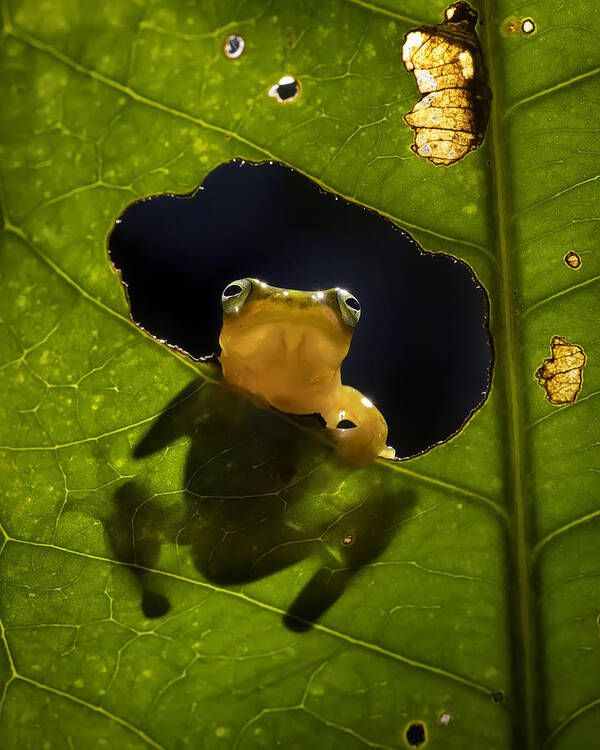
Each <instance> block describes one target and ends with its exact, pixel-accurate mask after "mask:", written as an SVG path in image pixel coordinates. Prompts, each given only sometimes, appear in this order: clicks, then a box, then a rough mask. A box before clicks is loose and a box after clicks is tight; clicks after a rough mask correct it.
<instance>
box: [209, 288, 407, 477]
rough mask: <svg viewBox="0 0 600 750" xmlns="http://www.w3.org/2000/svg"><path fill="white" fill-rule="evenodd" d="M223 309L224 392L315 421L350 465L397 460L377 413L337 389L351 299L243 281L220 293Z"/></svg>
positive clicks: (356, 306) (353, 306)
mask: <svg viewBox="0 0 600 750" xmlns="http://www.w3.org/2000/svg"><path fill="white" fill-rule="evenodd" d="M221 303H222V309H223V322H222V327H221V332H220V336H219V344H220V347H221V354H220V355H219V357H218V360H219V363H220V365H221V370H222V374H223V379H224V381H225V383H226V384H227V385H228V386H230V387H232V388H233V389H235V390H237V391H238V392H242V393H244V394H245V395H246V396H247V397H249V398H250V399H251V400H252V401H253V402H254V403H255V404H256V405H258V406H261V407H263V408H269V407H273V408H274V409H276V410H278V411H280V412H284V413H286V414H292V415H314V414H316V415H318V416H320V417H321V419H322V420H323V421H324V426H325V428H326V431H327V432H326V434H327V438H328V440H329V442H332V443H333V444H334V446H335V449H336V452H337V453H338V455H339V456H340V457H341V458H342V459H343V460H345V461H346V462H347V463H349V464H353V465H355V466H360V467H365V466H368V465H369V464H370V463H372V462H373V460H374V459H375V458H377V457H378V456H379V457H382V458H393V457H394V456H395V452H394V449H393V448H391V447H389V446H387V445H386V439H387V433H388V428H387V424H386V421H385V419H384V417H383V415H382V414H381V412H380V411H379V410H378V409H377V408H376V407H375V405H374V404H373V402H372V401H371V399H369V398H367V397H366V396H365V395H363V394H362V393H361V392H360V391H359V390H357V389H356V388H353V387H351V386H349V385H344V384H342V379H341V366H342V362H343V360H344V359H345V357H346V355H347V354H348V351H349V349H350V344H351V341H352V335H353V332H354V329H355V328H356V326H357V324H358V322H359V320H360V316H361V306H360V303H359V301H358V299H357V298H356V297H355V296H354V295H353V294H352V293H351V292H349V291H348V290H346V289H342V288H340V287H334V288H331V289H325V290H320V291H301V290H296V289H285V288H280V287H276V286H270V285H269V284H267V283H265V282H264V281H260V280H259V279H255V278H243V279H237V280H235V281H232V282H231V283H229V284H228V285H227V286H226V287H225V289H224V290H223V293H222V297H221Z"/></svg>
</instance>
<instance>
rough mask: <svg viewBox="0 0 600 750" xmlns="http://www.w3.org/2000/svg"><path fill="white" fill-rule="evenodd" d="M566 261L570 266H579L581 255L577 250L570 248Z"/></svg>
mask: <svg viewBox="0 0 600 750" xmlns="http://www.w3.org/2000/svg"><path fill="white" fill-rule="evenodd" d="M565 263H566V264H567V265H568V266H569V267H570V268H579V266H580V265H581V258H580V257H579V255H577V253H576V252H574V251H573V250H569V252H568V253H567V254H566V255H565Z"/></svg>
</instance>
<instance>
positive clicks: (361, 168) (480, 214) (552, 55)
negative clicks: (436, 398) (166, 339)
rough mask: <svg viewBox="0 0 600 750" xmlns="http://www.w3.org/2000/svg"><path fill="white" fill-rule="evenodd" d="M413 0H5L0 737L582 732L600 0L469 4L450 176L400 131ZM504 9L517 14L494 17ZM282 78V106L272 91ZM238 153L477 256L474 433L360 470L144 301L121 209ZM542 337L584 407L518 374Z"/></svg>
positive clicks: (67, 741) (590, 557)
mask: <svg viewBox="0 0 600 750" xmlns="http://www.w3.org/2000/svg"><path fill="white" fill-rule="evenodd" d="M422 5H423V4H422V3H417V2H416V0H406V2H400V0H398V2H393V1H392V0H388V2H387V3H384V4H381V5H376V4H373V3H367V2H362V1H361V0H353V1H352V2H350V0H337V1H335V0H330V1H329V2H327V3H322V2H316V1H315V2H309V1H308V0H304V1H299V2H294V3H269V2H265V0H262V1H261V2H259V1H258V0H257V1H255V2H244V3H232V2H229V1H227V2H205V3H202V4H201V7H200V4H197V3H186V2H184V1H183V0H162V1H159V2H154V3H137V2H129V3H122V2H120V3H119V2H116V0H107V2H104V3H102V4H101V5H98V6H94V7H92V6H91V5H90V4H89V3H84V2H82V1H80V2H77V0H69V1H67V0H54V1H53V2H49V3H47V4H46V5H43V6H40V4H39V3H35V2H33V0H14V1H12V2H9V1H8V0H4V2H3V3H2V5H1V6H0V7H1V9H2V22H3V30H2V32H1V36H0V59H1V62H0V65H1V68H2V75H1V77H0V86H1V89H2V90H1V100H2V102H3V109H2V113H1V117H0V128H1V130H0V138H1V146H0V148H1V151H0V154H1V161H0V174H1V188H0V189H1V201H2V203H1V205H2V214H3V222H4V230H3V232H2V235H1V236H2V240H1V242H2V244H1V252H2V269H3V279H4V286H3V294H2V296H1V298H0V319H1V330H2V336H1V339H0V342H1V343H0V351H1V357H2V365H1V368H0V379H1V381H2V389H3V390H2V392H3V400H2V405H1V406H0V409H1V410H2V418H1V419H0V451H1V454H2V463H1V465H0V472H1V475H2V488H3V492H2V495H1V501H0V503H1V504H0V520H1V523H2V528H3V533H4V542H3V546H2V553H1V556H0V565H1V571H2V572H1V583H2V604H1V607H2V610H1V618H2V619H1V621H2V631H1V632H2V639H3V646H4V650H3V651H2V652H1V653H0V675H1V679H2V685H3V688H2V692H1V695H0V710H1V721H2V725H3V731H2V734H3V737H8V741H7V746H8V747H17V746H19V747H41V746H42V745H43V743H44V742H45V741H47V742H49V743H50V745H49V746H53V747H70V746H75V747H85V746H86V745H87V744H89V745H90V746H95V745H96V744H97V741H98V738H99V737H101V738H106V739H107V740H110V741H111V742H112V743H113V744H114V745H115V746H116V747H122V748H129V747H131V748H134V747H135V748H138V747H139V748H143V747H148V746H150V747H165V748H172V747H185V746H187V745H189V746H193V747H199V746H201V747H203V748H219V747H239V748H254V747H273V746H275V745H276V744H278V743H281V744H284V745H286V746H289V747H297V748H304V747H307V746H310V745H312V744H315V737H318V746H319V747H323V748H326V747H331V748H338V747H339V748H341V747H344V748H352V747H357V748H358V747H362V746H364V745H368V746H370V747H384V748H389V747H403V746H405V744H406V739H405V738H406V730H407V727H408V726H409V725H410V724H411V723H412V722H421V723H423V724H424V726H425V730H426V736H427V738H428V740H429V742H430V744H431V746H432V747H445V748H446V747H447V748H455V747H456V748H458V747H465V746H471V747H485V748H490V749H492V748H497V749H501V748H509V747H523V748H527V749H528V750H534V748H538V747H541V746H542V745H543V743H544V742H546V743H547V745H548V746H549V747H553V748H573V747H590V746H591V745H590V738H594V737H596V736H598V732H599V731H600V693H599V684H598V674H600V642H599V639H598V621H597V617H598V600H599V598H598V597H599V591H598V576H599V574H600V570H599V569H598V557H597V549H598V542H599V527H598V520H599V519H600V510H599V506H598V496H599V493H598V489H599V481H598V448H599V446H600V436H599V435H598V420H597V416H596V418H594V416H595V415H597V394H598V392H600V383H599V379H600V370H599V368H598V365H597V362H598V355H599V348H600V347H599V339H598V334H597V322H598V312H599V303H598V299H599V298H598V279H599V278H600V269H599V260H598V258H599V256H598V252H597V241H596V240H595V236H596V230H597V222H598V217H597V215H596V213H597V205H598V187H597V180H598V172H599V170H598V164H599V160H598V147H597V132H598V127H597V119H598V118H597V109H596V106H595V103H596V102H597V101H598V98H599V96H598V85H599V79H598V71H599V69H600V68H599V62H598V34H599V31H600V23H599V21H600V14H599V13H598V11H597V10H596V9H595V8H594V7H593V4H588V5H586V4H584V3H582V2H579V0H578V1H577V2H573V3H571V4H569V5H568V6H565V5H564V4H561V3H559V2H558V0H548V1H547V2H545V3H543V4H541V3H535V2H532V3H531V4H530V6H527V7H525V6H523V5H522V4H513V3H509V2H506V1H498V2H493V0H484V2H482V4H481V5H480V7H479V11H480V13H481V18H482V20H483V22H484V23H483V25H482V26H480V27H479V34H480V37H481V39H482V44H483V47H484V52H485V56H486V60H487V61H488V67H489V79H490V86H491V88H492V91H493V102H492V114H491V119H490V124H489V129H488V133H487V136H486V139H485V141H484V144H483V146H482V147H481V148H480V149H479V150H478V151H476V152H475V153H473V154H471V155H469V156H468V157H467V158H465V159H464V160H463V161H461V162H460V163H458V164H456V165H454V166H453V167H451V168H448V169H445V168H441V167H437V168H436V167H434V166H432V165H431V164H429V163H427V162H425V161H423V160H420V159H419V158H418V157H416V156H415V155H414V154H413V153H412V152H411V151H410V149H409V146H410V143H411V142H412V138H413V133H412V132H411V131H410V129H409V128H408V127H407V126H406V125H405V124H404V122H403V120H402V117H403V115H404V114H405V113H406V112H408V111H409V110H410V109H411V108H412V106H413V104H414V102H415V101H416V100H417V99H418V94H417V92H416V88H415V85H414V81H413V78H412V76H411V75H410V74H408V73H406V71H405V70H404V68H403V65H402V61H401V58H400V55H399V50H400V48H401V45H402V38H403V35H404V34H405V33H406V32H407V31H408V30H410V29H412V28H415V27H416V26H419V25H421V24H423V23H437V22H439V21H440V20H441V18H442V15H443V9H444V6H443V4H442V3H439V2H431V3H427V4H426V5H427V7H426V9H423V8H422ZM525 16H528V17H531V18H533V19H534V22H535V25H536V31H535V33H534V34H532V35H530V36H524V35H521V34H518V33H514V34H511V33H509V32H507V30H506V29H507V20H509V19H511V18H516V19H521V18H523V17H525ZM233 32H235V33H241V34H242V35H243V36H244V38H245V40H246V50H245V52H244V54H243V55H242V56H241V57H240V58H239V59H238V60H228V59H227V58H226V57H225V56H224V55H223V52H222V47H223V43H224V39H225V37H226V36H227V35H228V34H229V33H233ZM284 74H291V75H294V76H295V77H296V78H297V79H298V80H300V82H301V85H302V95H301V97H300V98H299V99H298V100H297V101H296V102H294V103H292V104H287V105H280V104H278V103H277V102H276V101H275V100H274V99H273V98H270V97H269V96H268V95H267V92H268V90H269V89H270V87H271V86H272V85H273V84H274V83H276V82H277V81H278V80H279V78H280V77H281V76H282V75H284ZM233 157H242V158H245V159H248V160H265V159H276V160H279V161H282V162H284V163H286V164H290V165H292V166H294V167H295V168H296V169H298V170H300V171H302V172H303V173H305V174H307V175H308V176H310V177H312V178H313V179H314V180H315V181H317V182H318V183H319V184H321V185H322V186H324V187H325V188H327V189H330V190H333V191H335V192H337V193H339V194H340V195H343V196H345V197H347V198H348V199H350V200H353V201H356V202H359V203H361V204H364V205H366V206H370V207H372V208H375V209H376V210H378V211H379V212H380V213H382V214H384V215H386V216H388V217H389V218H391V219H392V220H393V221H395V222H396V223H397V224H398V225H399V226H401V227H402V228H404V229H406V230H407V231H408V232H410V233H411V235H412V236H413V237H415V239H417V241H418V242H419V243H420V244H421V245H422V246H423V247H424V248H425V249H427V250H430V251H444V252H446V253H450V254H452V255H454V256H456V257H457V258H460V259H462V260H464V261H466V262H467V263H469V264H470V265H471V267H472V268H473V269H474V271H475V273H476V275H477V277H478V278H479V279H480V280H481V282H482V283H483V284H484V286H485V287H486V289H487V291H488V294H489V297H490V314H491V331H492V335H493V337H494V343H495V354H496V363H495V368H494V375H493V382H492V388H491V392H490V396H489V398H488V400H487V401H486V403H485V405H484V406H483V407H482V408H481V409H480V410H479V411H478V412H477V413H476V414H475V415H474V416H473V418H472V419H471V420H470V422H469V423H468V425H467V426H466V427H465V428H464V429H463V430H462V432H461V433H460V434H458V435H457V436H455V437H454V438H453V439H452V440H450V441H448V442H447V443H446V444H444V445H442V446H439V447H437V448H435V449H434V450H432V451H430V452H429V453H427V454H425V455H423V456H421V457H419V458H416V459H413V460H411V461H410V462H407V463H402V464H399V465H398V464H396V465H390V464H388V463H385V462H381V463H378V464H377V465H375V466H373V467H372V468H370V469H367V470H360V471H351V470H349V469H347V468H345V467H343V466H341V465H339V464H338V463H337V462H336V461H335V459H333V458H332V457H331V455H329V454H328V450H327V448H326V446H323V445H321V444H313V442H312V439H311V438H310V436H309V435H308V434H307V433H305V431H304V430H301V429H298V427H297V426H295V425H293V424H289V423H288V422H286V421H285V420H281V419H279V418H278V417H275V416H274V415H270V414H269V413H267V412H258V411H257V410H255V409H254V407H252V406H251V405H250V404H248V403H246V402H243V401H238V400H236V399H235V397H233V396H232V395H230V394H228V393H227V392H226V391H225V390H224V389H223V388H222V386H221V385H220V383H219V379H218V374H217V373H216V371H215V370H214V368H212V367H211V366H210V365H209V364H201V365H198V364H196V363H193V362H192V361H191V360H189V359H187V358H186V357H184V356H183V355H179V354H177V353H176V352H174V351H173V350H170V349H168V348H167V347H165V346H163V345H161V344H159V343H158V342H156V341H154V340H152V339H151V338H150V337H148V336H147V335H145V334H144V333H143V332H142V331H140V330H139V329H137V328H136V327H135V325H134V324H133V323H131V321H130V319H129V315H128V308H127V304H126V300H125V297H124V294H123V289H122V287H121V284H120V282H119V279H118V277H117V275H116V274H115V273H114V271H113V270H112V269H111V267H110V264H109V262H108V258H107V254H106V237H107V233H108V232H109V231H110V229H111V227H112V224H113V222H114V220H115V218H116V217H117V216H118V215H120V213H122V211H123V210H124V208H125V207H126V206H127V205H128V204H129V203H131V202H132V201H133V200H136V199H138V198H141V197H144V196H147V195H150V194H155V193H160V192H167V191H173V192H179V193H185V192H189V191H191V190H192V189H193V188H194V187H195V186H197V185H198V184H199V183H200V182H201V181H202V179H203V177H204V176H205V175H206V174H207V172H208V171H210V170H211V169H212V168H213V167H214V166H216V165H217V164H219V163H221V162H223V161H226V160H228V159H231V158H233ZM568 251H575V252H577V253H578V255H579V256H580V258H581V260H582V263H581V266H580V268H578V269H577V270H574V269H572V268H570V267H569V266H568V265H567V264H566V263H565V262H564V260H563V257H564V255H565V254H566V253H567V252H568ZM555 335H556V336H562V337H564V338H566V339H567V340H568V341H569V342H572V343H575V344H577V345H578V346H581V347H582V348H583V350H584V351H585V353H586V355H587V364H586V367H585V369H584V374H583V389H582V391H581V393H580V395H579V398H578V400H577V401H576V402H575V404H574V405H566V406H560V407H556V406H552V405H551V404H550V403H548V401H546V400H545V399H544V392H543V391H542V390H541V388H540V386H539V385H538V384H537V382H536V380H535V378H534V373H535V372H536V370H537V369H538V368H539V367H540V366H541V365H542V362H543V360H544V359H545V358H548V357H549V356H550V352H549V347H550V341H551V339H552V337H553V336H555ZM198 435H201V436H203V437H202V439H199V438H198ZM257 436H258V438H259V439H257ZM269 436H271V437H269ZM272 436H277V439H278V440H279V441H280V442H281V443H282V444H285V445H287V446H288V448H289V451H288V453H287V454H286V455H293V456H295V460H294V462H293V463H292V465H284V464H280V463H278V462H277V461H275V463H273V461H270V460H269V459H270V457H271V453H270V452H269V449H270V448H273V445H272V444H270V443H269V440H270V439H273V438H272ZM261 462H262V463H261ZM200 468H202V471H200ZM194 493H195V494H194ZM198 496H200V497H199V498H198ZM194 497H196V500H201V501H202V508H203V509H207V510H206V512H204V513H203V514H198V513H197V512H196V508H197V504H196V505H194V503H193V502H191V501H190V498H194ZM250 501H252V502H250ZM240 502H241V503H243V505H240ZM240 508H242V510H240ZM347 539H351V540H352V541H351V542H349V543H346V542H345V541H344V540H347ZM248 559H252V561H253V562H252V570H253V571H254V572H253V573H252V575H250V574H248V573H247V571H246V572H244V570H243V568H244V565H243V563H244V562H247V560H248ZM246 567H247V566H246ZM302 592H305V594H304V598H303V594H302ZM306 592H307V593H306ZM167 609H168V611H166V610H167ZM163 610H164V611H163ZM290 612H291V614H292V615H296V617H295V619H294V617H291V619H290ZM317 616H318V617H317ZM286 617H287V618H288V620H287V624H288V627H284V626H283V625H282V620H284V619H285V618H286ZM315 618H316V624H315V625H314V626H313V627H312V628H310V629H306V626H307V625H308V624H309V623H310V621H311V620H313V619H315ZM442 716H449V717H450V722H449V724H447V725H446V724H445V723H444V722H445V720H442V722H440V717H442Z"/></svg>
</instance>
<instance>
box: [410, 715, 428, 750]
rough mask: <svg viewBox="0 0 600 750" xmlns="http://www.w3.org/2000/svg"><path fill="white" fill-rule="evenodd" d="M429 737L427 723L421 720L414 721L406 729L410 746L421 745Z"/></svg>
mask: <svg viewBox="0 0 600 750" xmlns="http://www.w3.org/2000/svg"><path fill="white" fill-rule="evenodd" d="M426 739H427V737H426V735H425V725H424V724H423V723H422V722H420V721H414V722H413V723H412V724H410V725H409V727H408V729H407V730H406V742H407V743H408V746H409V747H421V745H423V744H424V743H425V740H426Z"/></svg>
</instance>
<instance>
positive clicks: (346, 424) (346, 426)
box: [336, 419, 356, 430]
mask: <svg viewBox="0 0 600 750" xmlns="http://www.w3.org/2000/svg"><path fill="white" fill-rule="evenodd" d="M336 427H337V429H338V430H351V429H353V428H354V427H356V425H355V424H354V422H351V421H350V420H349V419H340V421H339V422H338V423H337V425H336Z"/></svg>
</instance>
